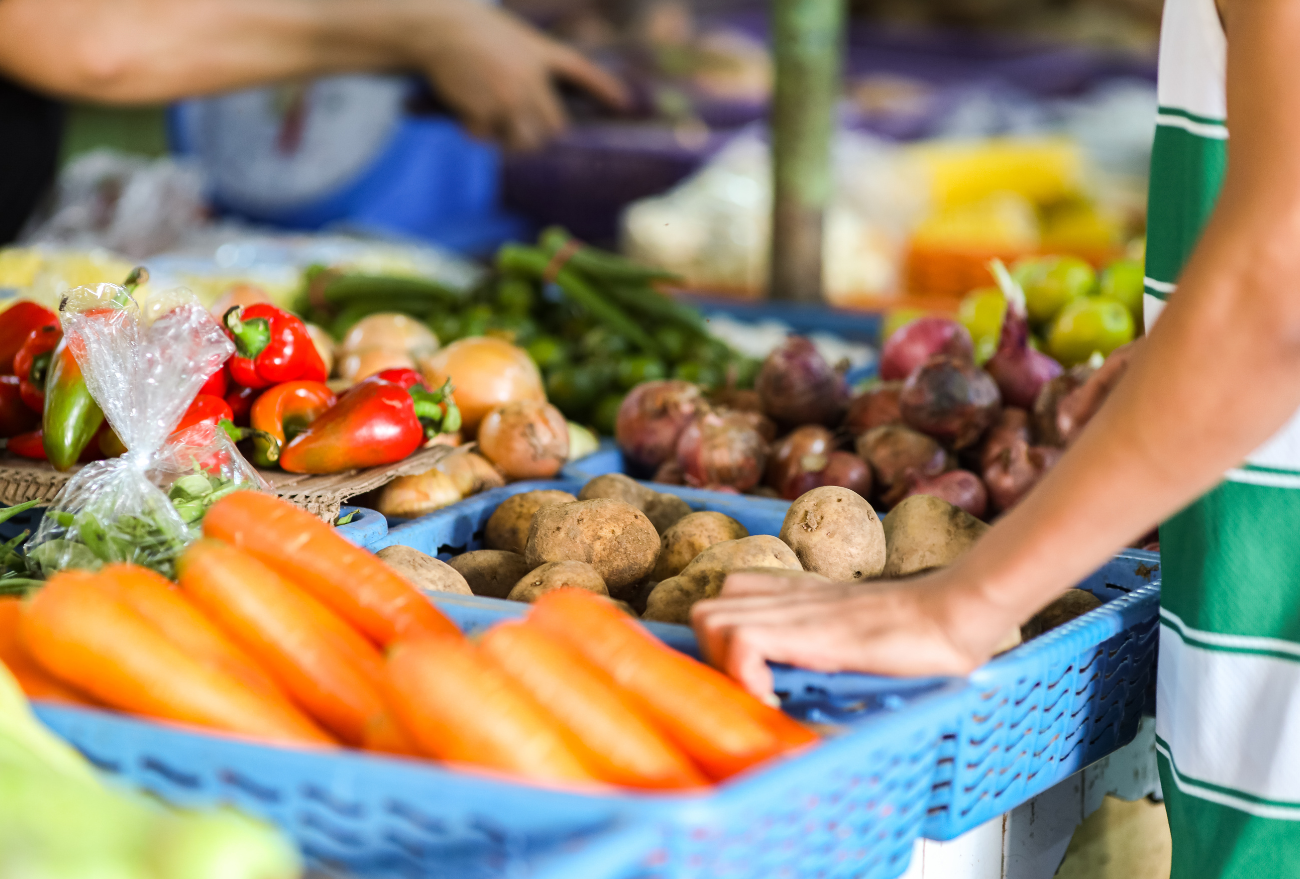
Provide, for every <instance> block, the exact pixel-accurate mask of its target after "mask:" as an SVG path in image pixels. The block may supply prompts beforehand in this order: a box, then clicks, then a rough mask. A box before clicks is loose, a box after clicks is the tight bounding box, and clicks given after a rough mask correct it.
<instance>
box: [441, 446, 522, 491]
mask: <svg viewBox="0 0 1300 879" xmlns="http://www.w3.org/2000/svg"><path fill="white" fill-rule="evenodd" d="M435 469H437V470H439V471H441V472H443V473H445V474H447V476H448V478H450V479H451V482H452V485H454V486H455V487H456V491H458V492H460V496H461V497H462V498H467V497H471V496H473V495H476V494H479V493H481V492H484V491H487V490H489V489H493V488H500V487H501V486H503V485H505V484H506V480H505V477H504V476H502V475H501V471H500V470H498V469H497V468H495V467H493V466H492V462H491V461H489V460H488V459H487V458H484V457H483V456H482V455H479V454H477V453H475V452H467V451H459V452H456V453H454V454H451V455H448V456H447V457H445V458H443V459H442V460H441V461H439V462H438V463H437V464H436V465H435Z"/></svg>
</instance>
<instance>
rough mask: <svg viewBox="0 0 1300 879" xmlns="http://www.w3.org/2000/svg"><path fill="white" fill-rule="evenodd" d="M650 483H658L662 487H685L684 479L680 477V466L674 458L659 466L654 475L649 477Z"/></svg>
mask: <svg viewBox="0 0 1300 879" xmlns="http://www.w3.org/2000/svg"><path fill="white" fill-rule="evenodd" d="M651 481H652V482H659V483H662V484H664V485H685V484H686V477H684V476H683V475H682V468H681V465H680V464H678V463H677V459H676V458H669V459H668V460H667V461H664V462H663V463H662V464H660V465H659V469H658V470H656V471H655V475H654V476H653V477H651Z"/></svg>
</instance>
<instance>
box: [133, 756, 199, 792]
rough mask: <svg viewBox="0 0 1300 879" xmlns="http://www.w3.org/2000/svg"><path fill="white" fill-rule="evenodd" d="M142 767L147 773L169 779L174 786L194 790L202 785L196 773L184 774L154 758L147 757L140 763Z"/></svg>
mask: <svg viewBox="0 0 1300 879" xmlns="http://www.w3.org/2000/svg"><path fill="white" fill-rule="evenodd" d="M140 766H141V768H142V769H144V770H145V771H146V772H152V773H154V774H155V775H160V776H162V777H163V778H165V779H167V780H168V781H169V782H171V783H172V784H175V785H180V786H181V787H188V788H190V789H191V790H193V789H194V788H196V787H198V786H199V784H200V779H199V776H197V775H195V774H194V773H192V772H183V771H181V770H179V769H173V768H172V767H170V766H168V765H167V764H166V763H163V762H162V761H161V760H158V759H156V758H154V757H146V758H145V759H144V760H143V761H142V762H141V763H140Z"/></svg>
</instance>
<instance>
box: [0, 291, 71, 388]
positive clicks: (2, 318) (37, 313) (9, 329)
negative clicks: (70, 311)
mask: <svg viewBox="0 0 1300 879" xmlns="http://www.w3.org/2000/svg"><path fill="white" fill-rule="evenodd" d="M58 325H59V316H58V315H57V314H55V313H54V312H52V311H50V310H49V309H48V308H45V307H44V306H41V305H37V304H36V303H35V302H32V301H31V300H29V299H20V300H18V301H17V302H15V303H14V304H13V305H11V306H9V307H8V308H6V309H5V310H4V311H2V312H0V375H13V374H14V357H15V356H16V355H17V354H18V349H19V348H21V347H22V346H23V343H25V342H26V341H27V337H28V336H30V335H31V334H32V330H35V329H39V328H40V327H57V326H58Z"/></svg>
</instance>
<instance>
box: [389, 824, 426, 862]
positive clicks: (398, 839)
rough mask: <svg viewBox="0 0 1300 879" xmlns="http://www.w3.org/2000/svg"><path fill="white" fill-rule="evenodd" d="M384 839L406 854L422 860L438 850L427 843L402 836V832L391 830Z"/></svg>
mask: <svg viewBox="0 0 1300 879" xmlns="http://www.w3.org/2000/svg"><path fill="white" fill-rule="evenodd" d="M383 840H384V842H385V843H387V844H388V845H391V846H392V847H393V848H395V849H397V850H398V851H400V852H402V853H403V854H405V855H406V856H407V857H409V858H412V859H414V860H418V861H422V860H424V859H426V858H429V857H430V856H431V855H432V854H434V852H435V851H436V850H435V849H434V848H433V847H432V846H428V845H425V844H424V843H422V842H419V841H417V840H414V839H409V838H407V837H405V836H402V835H401V834H400V833H394V832H393V831H391V830H389V831H386V832H385V833H384V835H383Z"/></svg>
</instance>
